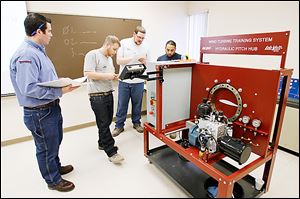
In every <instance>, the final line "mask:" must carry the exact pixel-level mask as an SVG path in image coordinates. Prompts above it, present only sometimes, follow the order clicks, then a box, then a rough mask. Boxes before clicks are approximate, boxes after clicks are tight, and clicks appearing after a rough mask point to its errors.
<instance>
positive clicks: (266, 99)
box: [144, 31, 292, 197]
mask: <svg viewBox="0 0 300 199" xmlns="http://www.w3.org/2000/svg"><path fill="white" fill-rule="evenodd" d="M288 38H289V31H286V32H276V33H260V34H248V35H230V36H223V37H207V38H202V39H201V48H200V49H201V52H200V63H197V64H192V65H191V64H186V65H185V64H178V65H167V66H166V65H164V66H161V65H157V66H156V71H161V70H164V69H166V70H167V69H168V68H181V67H191V66H192V83H191V84H192V85H191V89H192V93H191V104H190V113H191V114H190V118H187V119H186V120H193V113H194V112H195V110H196V106H197V104H199V103H201V99H202V98H203V97H206V94H207V92H205V91H204V90H205V89H204V87H206V86H209V87H211V86H212V85H211V84H212V83H211V82H212V79H209V78H208V79H205V78H207V77H210V76H212V77H211V78H213V79H215V78H217V79H222V78H223V79H224V77H223V76H224V73H227V74H231V75H232V76H231V80H232V84H234V83H235V84H236V85H240V84H242V85H243V90H244V91H243V92H242V94H243V96H242V98H244V99H251V94H252V93H253V92H258V93H260V94H262V93H266V95H263V96H261V98H257V99H258V100H256V101H258V102H255V101H251V100H250V101H249V103H248V105H252V106H253V107H256V108H257V109H256V110H257V112H258V114H259V117H260V118H263V119H262V121H263V124H264V125H263V126H262V128H261V129H260V131H257V132H258V133H259V134H260V135H259V136H257V137H256V141H257V143H259V146H258V147H253V146H252V152H254V153H256V154H258V155H259V156H260V157H258V158H257V159H255V160H254V161H252V162H250V163H249V164H247V165H245V166H244V167H242V168H241V169H238V170H237V171H236V172H234V173H232V174H230V175H225V174H224V173H222V172H221V171H219V170H217V169H216V168H214V167H213V166H212V163H214V162H216V161H218V160H220V159H222V158H224V156H225V155H223V154H218V155H216V156H215V157H214V158H213V159H210V160H209V161H207V162H205V161H203V160H202V159H200V158H199V150H198V149H197V148H195V147H189V148H186V149H185V148H183V147H182V146H180V145H179V144H178V143H176V142H175V141H173V140H171V139H170V138H168V137H167V136H166V135H165V134H166V133H168V132H171V131H176V130H178V131H180V129H182V128H184V127H185V121H186V120H182V121H178V122H175V123H172V124H168V125H166V128H163V126H162V92H163V89H162V84H163V82H162V81H156V115H157V116H156V127H153V126H152V125H151V124H149V123H145V124H144V155H145V156H146V157H147V156H148V155H149V132H150V133H151V134H153V135H154V136H155V137H157V138H158V139H160V140H161V141H162V142H164V143H165V144H166V145H168V146H169V147H170V148H172V149H173V150H174V151H176V152H177V153H179V154H181V155H182V156H183V157H185V158H186V159H187V160H189V161H190V162H192V163H194V164H195V165H196V166H197V167H199V168H200V169H201V170H202V171H204V172H205V173H207V174H208V175H209V176H211V177H213V178H214V179H215V180H217V181H218V195H217V197H231V196H232V191H233V186H234V183H235V182H237V181H238V180H240V179H242V178H243V177H245V176H246V175H248V174H249V173H250V172H251V171H253V170H255V169H256V168H258V167H259V166H261V165H263V164H265V167H264V173H263V177H262V178H263V180H264V181H265V185H264V190H265V192H267V191H268V189H269V186H270V180H271V176H272V171H273V166H274V163H275V158H276V153H277V149H278V144H279V139H280V134H281V128H282V122H283V118H284V113H285V108H286V103H287V98H288V92H289V82H290V80H291V76H292V69H285V68H284V64H285V58H286V52H287V47H288ZM211 41H212V42H211ZM230 41H231V45H230V44H228V43H230ZM233 41H236V42H233ZM253 49H255V50H256V52H255V53H253ZM241 50H242V51H241ZM204 53H207V54H258V55H279V56H282V58H281V64H280V69H278V70H260V69H249V68H248V69H247V68H243V69H241V68H238V67H237V68H235V67H227V66H214V65H209V64H204V63H203V54H204ZM203 74H206V75H203ZM245 74H246V76H247V75H250V76H251V74H253V75H255V77H256V78H257V77H258V79H255V81H253V82H251V84H249V82H248V83H247V82H246V81H245V77H246V76H245ZM157 76H159V74H157ZM280 78H283V82H282V89H281V93H280V97H279V103H278V108H277V113H276V115H275V117H276V120H275V126H274V128H273V137H272V142H271V143H270V144H269V138H270V135H271V129H272V124H273V115H274V113H275V106H276V101H277V91H278V88H279V81H280ZM268 80H269V81H270V82H268ZM245 82H246V83H245ZM265 84H267V86H264V85H265ZM251 85H252V87H256V90H253V89H252V87H251ZM201 86H202V87H201ZM261 87H262V88H261ZM251 89H252V90H251ZM194 90H195V91H197V92H193V91H194ZM269 90H271V91H269ZM199 91H201V92H199ZM242 94H241V95H242ZM228 97H230V96H228ZM252 98H253V97H252ZM261 106H262V107H261ZM261 108H264V110H263V111H259V110H260V109H261ZM246 110H247V109H246ZM251 110H253V109H251ZM244 113H246V114H251V112H249V111H248V112H247V111H245V112H244ZM240 126H241V124H240V123H239V122H234V132H237V133H234V137H240V136H241V135H240V134H241V131H242V130H241V128H238V127H240ZM249 128H251V127H248V129H249Z"/></svg>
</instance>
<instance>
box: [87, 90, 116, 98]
mask: <svg viewBox="0 0 300 199" xmlns="http://www.w3.org/2000/svg"><path fill="white" fill-rule="evenodd" d="M112 92H113V91H107V92H99V93H89V96H90V97H96V96H106V95H110V94H112Z"/></svg>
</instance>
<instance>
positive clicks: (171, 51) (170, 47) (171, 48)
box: [157, 40, 181, 61]
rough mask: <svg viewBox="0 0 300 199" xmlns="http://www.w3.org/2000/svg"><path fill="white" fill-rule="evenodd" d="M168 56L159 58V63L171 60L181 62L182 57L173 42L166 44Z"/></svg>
mask: <svg viewBox="0 0 300 199" xmlns="http://www.w3.org/2000/svg"><path fill="white" fill-rule="evenodd" d="M165 50H166V54H164V55H162V56H160V57H158V58H157V61H171V60H181V55H180V54H178V53H176V43H175V41H173V40H169V41H168V42H167V43H166V47H165Z"/></svg>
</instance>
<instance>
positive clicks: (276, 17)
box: [188, 1, 299, 78]
mask: <svg viewBox="0 0 300 199" xmlns="http://www.w3.org/2000/svg"><path fill="white" fill-rule="evenodd" d="M188 9H189V14H194V13H197V12H199V11H203V10H208V12H209V14H208V32H207V33H208V34H207V36H222V35H237V34H251V33H264V32H281V31H287V30H290V31H291V34H290V39H289V46H288V51H287V59H286V64H285V66H286V68H293V69H294V73H293V77H294V78H299V2H298V1H234V2H233V1H198V2H189V6H188ZM209 57H213V58H211V59H209V60H208V61H210V62H211V63H215V64H224V65H228V64H232V65H238V66H241V65H245V66H254V67H256V66H258V67H262V66H268V67H273V66H275V67H276V68H279V64H280V61H279V57H278V56H277V57H274V56H271V57H270V56H250V58H249V56H236V55H234V56H233V55H231V56H220V55H219V56H209ZM209 57H208V58H209ZM245 57H247V58H245Z"/></svg>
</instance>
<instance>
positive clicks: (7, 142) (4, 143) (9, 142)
mask: <svg viewBox="0 0 300 199" xmlns="http://www.w3.org/2000/svg"><path fill="white" fill-rule="evenodd" d="M141 114H142V115H146V114H147V111H142V113H141ZM130 117H131V114H128V115H127V118H130ZM114 121H116V117H114V118H113V122H114ZM95 125H96V122H95V121H94V122H88V123H83V124H79V125H75V126H70V127H66V128H64V129H63V131H64V133H69V132H72V131H76V130H79V129H83V128H87V127H91V126H95ZM29 140H32V136H31V135H29V136H25V137H20V138H15V139H11V140H5V141H1V147H5V146H9V145H12V144H18V143H21V142H26V141H29Z"/></svg>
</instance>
